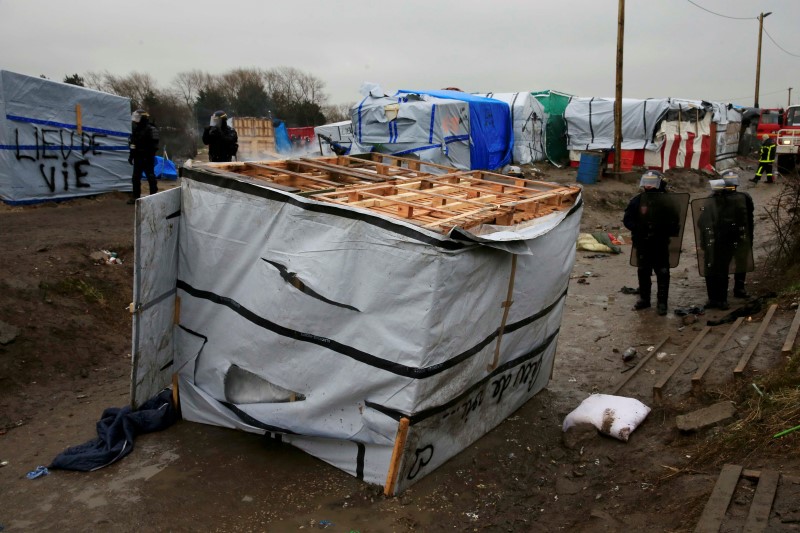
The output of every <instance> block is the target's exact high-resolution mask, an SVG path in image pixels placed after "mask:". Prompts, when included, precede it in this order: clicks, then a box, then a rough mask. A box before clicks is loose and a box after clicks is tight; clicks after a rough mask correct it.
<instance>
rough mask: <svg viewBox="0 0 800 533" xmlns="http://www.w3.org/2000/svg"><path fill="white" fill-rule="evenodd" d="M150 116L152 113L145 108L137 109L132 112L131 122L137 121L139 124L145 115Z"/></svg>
mask: <svg viewBox="0 0 800 533" xmlns="http://www.w3.org/2000/svg"><path fill="white" fill-rule="evenodd" d="M149 116H150V114H149V113H148V112H147V111H145V110H144V109H137V110H136V111H134V112H133V113H131V122H135V123H136V124H138V123H139V121H140V120H142V118H143V117H149Z"/></svg>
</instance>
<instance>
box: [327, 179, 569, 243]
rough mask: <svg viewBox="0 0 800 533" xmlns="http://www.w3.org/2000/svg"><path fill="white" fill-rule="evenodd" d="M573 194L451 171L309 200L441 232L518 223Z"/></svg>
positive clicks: (559, 205)
mask: <svg viewBox="0 0 800 533" xmlns="http://www.w3.org/2000/svg"><path fill="white" fill-rule="evenodd" d="M483 177H485V176H483ZM500 177H501V178H503V177H504V176H500ZM525 181H527V180H525ZM537 185H538V182H537ZM577 196H578V189H577V188H575V187H560V186H557V185H555V186H554V185H551V184H541V185H540V186H539V187H538V188H533V187H525V186H521V185H518V184H516V183H503V182H499V181H489V180H487V179H481V178H476V177H473V175H471V173H465V172H456V173H452V174H445V175H443V176H432V177H429V178H423V179H417V180H404V181H400V180H398V181H395V182H392V183H386V184H381V185H375V186H372V187H352V188H349V189H346V190H337V191H334V192H328V193H321V194H318V195H314V198H316V199H319V200H324V201H327V202H332V203H336V204H340V205H348V206H351V207H360V208H365V209H369V210H371V211H375V212H378V213H382V214H385V215H389V216H393V217H396V218H402V219H405V220H407V221H409V222H411V223H413V224H416V225H419V226H422V227H424V228H427V229H432V230H434V231H441V232H442V233H446V232H448V231H450V230H451V229H452V228H453V227H455V226H459V227H462V228H471V227H474V226H477V225H479V224H497V225H501V226H510V225H514V224H519V223H520V222H525V221H528V220H532V219H534V218H537V217H541V216H544V215H547V214H550V213H552V212H554V211H559V210H562V209H564V208H566V207H567V206H571V205H573V204H574V203H575V200H576V199H577Z"/></svg>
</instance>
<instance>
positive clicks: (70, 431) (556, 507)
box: [0, 161, 800, 533]
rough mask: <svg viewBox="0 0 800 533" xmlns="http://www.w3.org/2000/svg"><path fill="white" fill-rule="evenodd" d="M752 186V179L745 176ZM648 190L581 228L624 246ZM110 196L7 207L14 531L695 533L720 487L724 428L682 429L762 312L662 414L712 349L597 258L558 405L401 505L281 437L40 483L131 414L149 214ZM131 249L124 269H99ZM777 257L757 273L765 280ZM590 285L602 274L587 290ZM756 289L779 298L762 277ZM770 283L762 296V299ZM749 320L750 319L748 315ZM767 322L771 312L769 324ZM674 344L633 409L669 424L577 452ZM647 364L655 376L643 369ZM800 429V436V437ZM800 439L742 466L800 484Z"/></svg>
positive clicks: (8, 477) (678, 183)
mask: <svg viewBox="0 0 800 533" xmlns="http://www.w3.org/2000/svg"><path fill="white" fill-rule="evenodd" d="M743 165H744V166H745V170H744V172H743V176H744V177H745V178H747V177H750V175H752V172H753V170H752V164H751V163H748V162H746V161H743ZM537 166H538V168H539V169H540V170H541V171H542V175H541V178H542V179H546V180H552V181H558V182H562V183H574V181H575V176H576V172H575V170H574V169H556V168H554V167H551V166H548V165H537ZM671 178H672V182H673V185H674V187H675V188H676V189H677V190H684V191H688V192H691V193H692V194H693V195H694V196H703V195H706V194H707V185H706V184H707V176H705V175H702V174H700V173H696V172H679V173H671ZM637 181H638V180H637V177H636V176H635V175H633V174H630V175H625V176H621V177H608V178H605V179H603V180H602V181H601V182H600V183H598V184H596V185H590V186H586V187H585V193H584V198H585V200H586V207H585V211H584V216H583V220H582V231H587V232H591V231H596V230H598V229H603V230H606V231H609V232H611V233H613V234H615V235H620V234H621V235H622V236H623V238H625V239H626V242H628V243H629V242H630V239H629V235H628V233H627V231H625V230H624V229H620V226H621V218H622V211H623V209H624V207H625V205H626V204H627V201H628V199H629V198H630V197H631V196H632V195H633V194H635V192H636V188H637ZM744 188H746V189H747V190H748V191H749V192H750V193H751V194H752V195H753V198H754V200H755V203H756V211H757V220H756V228H757V229H756V235H757V237H756V240H757V242H759V243H764V242H766V241H767V240H768V235H767V233H768V229H769V227H770V224H769V222H768V220H767V219H766V218H765V216H766V215H765V212H764V210H763V207H764V206H766V205H767V204H768V202H769V200H770V198H772V197H773V196H774V195H775V194H776V193H777V191H778V190H779V186H775V187H768V186H766V185H764V184H762V185H759V186H758V187H756V188H752V189H749V188H747V187H744ZM125 201H126V196H125V195H122V194H108V195H104V196H101V197H97V198H90V199H81V200H75V201H71V202H64V203H60V204H51V205H41V206H34V207H8V206H3V207H0V228H2V238H0V266H1V268H2V274H0V321H2V322H5V323H6V324H9V325H11V326H13V327H15V328H17V335H16V338H15V339H14V340H13V342H10V343H9V344H6V345H0V461H7V462H8V464H7V465H6V466H4V467H1V468H0V501H2V504H1V505H0V530H5V531H42V530H58V531H87V530H93V531H198V530H203V531H236V532H239V531H296V530H298V529H306V530H307V529H317V528H319V529H328V530H330V531H345V532H348V531H359V532H362V533H364V532H372V531H379V532H384V531H387V532H388V531H398V532H400V531H559V530H568V531H618V530H621V529H623V528H624V529H627V530H630V531H642V530H647V531H690V530H693V528H694V525H695V523H696V522H697V519H698V517H699V515H700V513H701V511H702V509H703V506H704V505H705V502H706V501H707V499H708V496H709V494H710V492H711V489H712V487H713V485H714V482H715V480H716V478H717V475H718V474H719V465H718V464H715V462H714V461H713V460H712V461H706V462H705V463H704V464H696V462H693V460H692V456H693V455H694V454H695V453H697V451H698V450H699V449H700V447H702V446H703V443H704V442H705V441H706V440H707V439H708V438H709V437H710V436H712V435H713V433H714V432H715V431H719V430H718V429H714V428H712V429H709V430H703V431H701V432H699V433H692V434H684V433H680V432H678V431H677V430H676V429H675V416H676V415H677V414H680V413H683V412H687V411H691V410H693V409H696V408H698V407H701V406H703V405H706V404H708V403H711V402H713V401H716V400H717V399H719V398H724V397H726V391H728V390H730V389H732V388H733V386H732V377H731V376H732V372H731V370H732V368H733V367H734V366H735V364H736V361H737V360H738V358H739V356H740V354H741V352H742V347H744V346H746V345H747V343H748V341H749V340H750V339H751V338H752V336H753V335H754V334H755V331H756V329H757V327H758V320H760V315H759V316H756V317H755V319H756V320H755V321H754V322H752V323H751V322H745V324H744V325H743V326H742V327H741V328H740V329H739V330H738V331H737V333H736V335H734V341H735V346H733V347H730V348H728V349H726V350H724V351H723V352H722V353H721V354H720V356H719V357H718V359H717V361H716V362H715V364H714V365H713V366H712V368H711V370H710V371H709V372H710V373H709V375H708V376H707V378H706V379H707V385H706V392H705V393H704V394H701V395H699V396H692V395H691V394H690V392H691V387H690V379H691V375H692V373H693V372H694V371H695V370H696V369H697V368H698V367H699V365H700V364H701V362H702V357H703V356H704V354H706V353H708V350H709V349H711V347H712V346H713V345H714V343H716V342H717V341H718V340H719V339H720V338H721V336H722V335H723V334H724V331H725V328H727V326H719V327H716V328H713V331H712V334H710V335H709V336H708V337H707V340H706V342H704V343H703V344H702V345H701V348H702V349H701V350H698V352H697V353H696V354H695V355H694V356H693V357H691V358H690V359H689V360H688V361H687V362H686V363H685V364H684V365H683V366H682V367H681V369H680V371H679V372H678V373H677V374H676V377H675V378H673V380H671V381H670V384H669V386H668V387H667V389H666V390H665V396H664V397H665V402H664V405H663V406H658V405H655V404H654V402H653V398H652V386H653V384H654V383H655V382H656V380H657V379H658V378H659V376H661V375H663V373H664V372H666V371H667V369H668V368H669V367H670V366H671V365H672V363H673V362H674V361H675V358H676V357H678V356H679V355H680V354H681V353H682V350H683V349H684V348H686V347H687V346H688V345H689V344H690V342H691V341H692V340H693V339H694V338H695V336H696V335H697V334H698V331H699V330H700V329H701V326H702V325H703V324H704V322H703V321H704V320H705V319H708V318H717V317H719V316H721V315H722V314H724V313H723V312H721V311H709V312H708V313H707V314H706V316H704V317H701V318H702V319H703V321H701V322H698V323H696V324H690V325H688V326H687V325H684V324H683V323H682V319H681V318H680V317H677V316H675V315H674V314H672V313H670V314H669V315H668V316H666V317H659V316H657V315H656V313H655V310H654V309H650V310H646V311H641V312H633V311H631V306H632V305H633V303H634V300H635V298H636V296H632V295H625V294H622V293H621V292H620V288H622V287H623V286H629V287H635V286H636V272H635V269H634V268H633V267H630V266H629V264H628V260H629V253H630V246H629V245H625V246H623V253H622V254H620V255H602V256H600V257H592V256H595V255H596V254H594V253H592V252H578V258H577V261H576V264H575V268H574V271H573V279H572V281H571V283H570V291H569V296H568V299H567V306H566V310H565V314H564V318H563V325H562V329H561V335H560V338H559V340H558V352H557V358H556V366H555V371H554V374H553V379H552V381H551V383H550V384H549V386H548V388H547V389H546V390H545V391H543V392H542V393H540V394H539V395H537V396H536V397H535V398H534V399H533V400H531V401H530V402H528V403H527V404H526V405H525V406H524V407H522V408H521V409H520V410H519V411H517V412H516V413H515V414H514V415H513V416H512V417H511V418H509V419H508V420H506V421H505V422H504V423H502V424H501V425H500V426H498V427H497V428H496V429H495V430H493V431H491V432H490V433H489V434H487V435H486V436H484V437H483V438H481V439H480V440H479V441H477V442H476V443H475V444H474V445H472V446H470V447H469V448H468V449H467V450H465V451H463V452H462V453H461V454H459V455H458V456H456V457H455V458H453V459H452V460H450V461H449V462H448V463H446V464H445V465H444V466H442V467H441V468H439V469H438V470H436V471H435V472H434V473H432V474H431V475H429V476H427V477H425V478H424V479H422V480H421V481H420V482H419V483H417V484H416V485H414V486H413V487H412V488H411V489H410V490H408V491H406V492H405V493H404V494H402V495H401V496H399V497H395V498H386V497H384V496H383V495H382V490H381V487H378V486H371V485H366V484H364V483H362V482H359V481H358V480H356V479H355V478H353V477H351V476H349V475H347V474H345V473H343V472H340V471H339V470H337V469H335V468H333V467H331V466H329V465H327V464H326V463H323V462H321V461H319V460H317V459H315V458H313V457H310V456H308V455H306V454H304V453H303V452H301V451H299V450H297V449H295V448H292V447H289V446H285V445H280V444H275V443H273V442H271V441H268V440H266V439H264V438H262V437H259V436H256V435H252V434H246V433H242V432H236V431H233V430H228V429H222V428H218V427H212V426H205V425H200V424H195V423H189V422H179V423H177V424H176V425H175V426H173V427H171V428H169V429H168V430H166V431H164V432H161V433H154V434H148V435H143V436H140V437H139V438H138V439H137V440H136V443H135V449H134V451H133V453H132V454H131V455H129V456H128V457H126V458H125V459H124V460H122V461H120V462H118V463H116V464H114V465H111V466H110V467H108V468H105V469H102V470H99V471H96V472H93V473H75V472H65V471H53V472H51V473H50V475H48V476H45V477H41V478H38V479H34V480H29V479H27V478H26V476H25V474H26V473H27V472H29V471H31V470H33V469H34V468H36V466H37V465H46V464H49V462H50V460H51V459H52V458H53V457H54V456H55V455H56V454H57V453H59V452H60V451H62V450H63V449H64V448H66V447H68V446H72V445H75V444H78V443H81V442H84V441H86V440H88V439H90V438H92V437H94V436H95V433H94V426H95V422H96V421H97V420H98V418H99V416H100V413H101V412H102V411H103V409H104V408H106V407H112V406H122V405H124V404H125V403H126V402H127V400H128V388H129V381H130V362H131V360H130V314H129V313H128V311H127V309H126V307H127V305H128V304H129V302H130V301H131V286H132V267H133V253H132V252H133V207H132V206H129V205H126V203H125ZM99 250H112V251H115V252H117V253H118V255H119V257H120V258H122V260H123V264H121V265H108V264H104V263H102V262H98V261H96V260H95V259H92V257H91V255H92V253H93V252H97V251H99ZM693 250H694V238H693V235H692V232H691V229H690V226H688V225H687V231H686V235H685V240H684V254H683V256H682V259H681V263H680V265H679V266H678V268H676V269H674V270H673V271H672V285H671V292H670V308H671V309H672V308H674V307H676V306H689V305H694V304H703V303H704V301H705V287H704V283H703V280H702V278H700V277H699V276H698V274H697V265H696V259H695V257H694V254H693V253H692V252H693ZM765 253H766V252H765V250H764V248H763V247H762V246H759V247H758V248H757V250H756V254H757V256H758V257H759V258H760V260H761V262H762V263H763V259H764V255H765ZM586 273H591V274H590V275H588V277H587V274H586ZM750 281H751V283H750V284H749V287H748V288H749V290H750V292H751V293H756V294H758V293H759V292H760V291H761V285H760V284H759V283H757V282H758V281H759V275H758V274H756V275H755V276H751V277H750ZM762 283H763V282H762ZM731 302H732V303H734V304H736V303H741V302H739V301H737V300H731ZM761 314H762V315H763V313H761ZM793 315H794V311H793V310H790V309H789V308H788V305H786V302H782V305H781V307H780V308H779V310H778V312H777V313H776V315H775V318H774V319H773V321H772V324H771V325H770V327H769V328H768V329H767V331H766V333H765V336H764V338H763V340H762V342H761V344H760V345H759V348H758V349H757V350H756V352H755V354H754V356H753V359H752V360H751V363H750V367H749V368H748V370H747V373H746V378H752V377H753V376H757V375H759V373H764V372H766V371H768V370H769V369H771V368H773V367H775V366H776V365H778V364H780V363H781V356H780V347H781V345H782V344H783V341H784V339H785V336H786V333H787V331H788V328H789V324H790V322H791V320H792V317H793ZM666 336H669V341H668V343H667V344H665V346H664V348H663V351H665V352H666V353H667V356H666V359H665V360H663V361H657V360H656V358H652V359H651V360H650V362H648V363H647V364H646V365H645V366H644V367H643V368H642V369H641V370H640V371H639V372H638V373H637V374H636V375H635V377H634V378H633V379H632V380H631V381H630V382H629V383H628V385H626V387H625V388H624V389H623V390H622V391H621V392H620V394H621V395H625V396H632V397H636V398H639V399H640V400H642V401H644V402H645V403H647V404H648V405H650V406H652V407H653V411H652V412H651V413H650V415H649V417H648V418H647V420H646V421H645V423H644V424H643V425H642V426H641V427H640V428H639V429H638V430H637V431H636V432H635V433H634V434H633V435H632V437H631V439H630V441H629V442H627V443H623V442H620V441H617V440H614V439H610V438H606V437H601V436H598V435H597V434H596V432H590V433H588V434H584V435H582V436H580V437H581V438H580V439H579V440H577V441H575V442H565V441H564V440H563V439H562V431H561V424H562V421H563V419H564V417H565V415H566V414H567V413H569V412H570V411H571V410H572V409H574V408H575V407H576V406H577V405H578V404H579V403H580V401H582V400H583V399H584V398H585V397H586V396H588V395H589V394H590V393H592V392H608V391H609V390H610V388H611V387H612V385H613V384H614V383H616V382H617V381H618V380H619V379H620V378H621V377H623V376H625V375H627V374H624V373H623V372H624V371H626V369H627V367H626V366H625V364H624V363H623V362H622V357H621V352H622V351H624V350H625V349H626V348H628V347H632V346H633V347H636V348H637V349H638V350H639V353H640V355H639V357H642V355H643V354H647V348H648V347H650V346H654V345H656V344H657V343H658V342H659V341H661V340H662V339H663V338H665V337H666ZM634 362H636V361H634ZM790 422H791V421H787V427H789V426H791V425H796V424H797V423H798V422H797V421H794V423H790ZM798 443H800V438H798V437H797V436H796V435H795V436H792V437H789V438H787V439H784V440H783V441H780V442H776V443H775V444H774V445H773V446H769V447H765V448H763V449H758V450H756V451H755V452H753V453H750V454H748V455H747V456H743V457H741V458H739V460H740V464H743V465H744V466H745V468H748V469H754V470H760V469H766V468H772V469H776V470H780V471H782V472H784V473H787V474H795V475H796V474H797V473H798V472H799V471H800V469H798V466H800V459H798V454H797V447H798ZM754 487H755V484H754V483H753V482H752V481H747V480H743V481H741V483H740V489H739V490H738V491H737V495H736V497H735V498H734V503H733V504H732V506H731V509H730V510H729V513H728V515H729V516H728V518H727V519H726V522H725V524H724V527H723V530H725V531H738V530H741V527H742V524H743V522H744V518H745V517H746V513H747V505H748V503H749V499H750V498H752V494H753V491H754ZM798 515H800V485H798V484H796V483H792V482H791V481H786V479H785V480H784V482H783V484H782V486H781V487H780V488H779V491H778V497H777V499H776V502H775V505H774V507H773V513H772V517H771V520H770V530H774V531H798V530H800V525H799V522H800V518H798Z"/></svg>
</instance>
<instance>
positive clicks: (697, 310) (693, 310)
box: [674, 305, 706, 316]
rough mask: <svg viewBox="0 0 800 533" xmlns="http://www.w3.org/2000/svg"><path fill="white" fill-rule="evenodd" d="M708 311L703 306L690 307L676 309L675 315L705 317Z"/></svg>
mask: <svg viewBox="0 0 800 533" xmlns="http://www.w3.org/2000/svg"><path fill="white" fill-rule="evenodd" d="M705 312H706V310H705V308H704V307H703V306H702V305H690V306H688V307H676V308H675V311H674V313H675V315H677V316H687V315H703V314H705Z"/></svg>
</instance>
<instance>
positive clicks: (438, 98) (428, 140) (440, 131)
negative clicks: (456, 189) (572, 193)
mask: <svg viewBox="0 0 800 533" xmlns="http://www.w3.org/2000/svg"><path fill="white" fill-rule="evenodd" d="M352 114H353V115H352V118H353V130H354V131H353V134H354V140H355V142H356V143H357V145H358V147H359V149H363V148H364V147H369V149H374V150H377V151H379V152H382V153H390V154H394V155H398V156H408V155H411V154H413V155H414V156H416V157H419V158H420V160H422V161H428V162H432V163H436V164H440V165H449V166H453V167H456V168H459V169H464V170H470V169H472V170H495V169H498V168H501V167H503V166H505V165H507V164H508V163H510V162H511V150H512V148H513V140H514V133H513V128H512V124H511V113H510V110H509V107H508V105H506V104H504V103H503V102H500V101H498V100H492V99H490V98H482V97H479V96H474V95H471V94H467V93H462V92H459V91H407V90H401V91H398V93H397V96H394V97H389V96H373V95H371V94H370V95H368V96H366V97H365V98H364V99H363V100H362V101H361V102H360V103H359V104H357V105H356V106H354V107H353V109H352Z"/></svg>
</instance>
